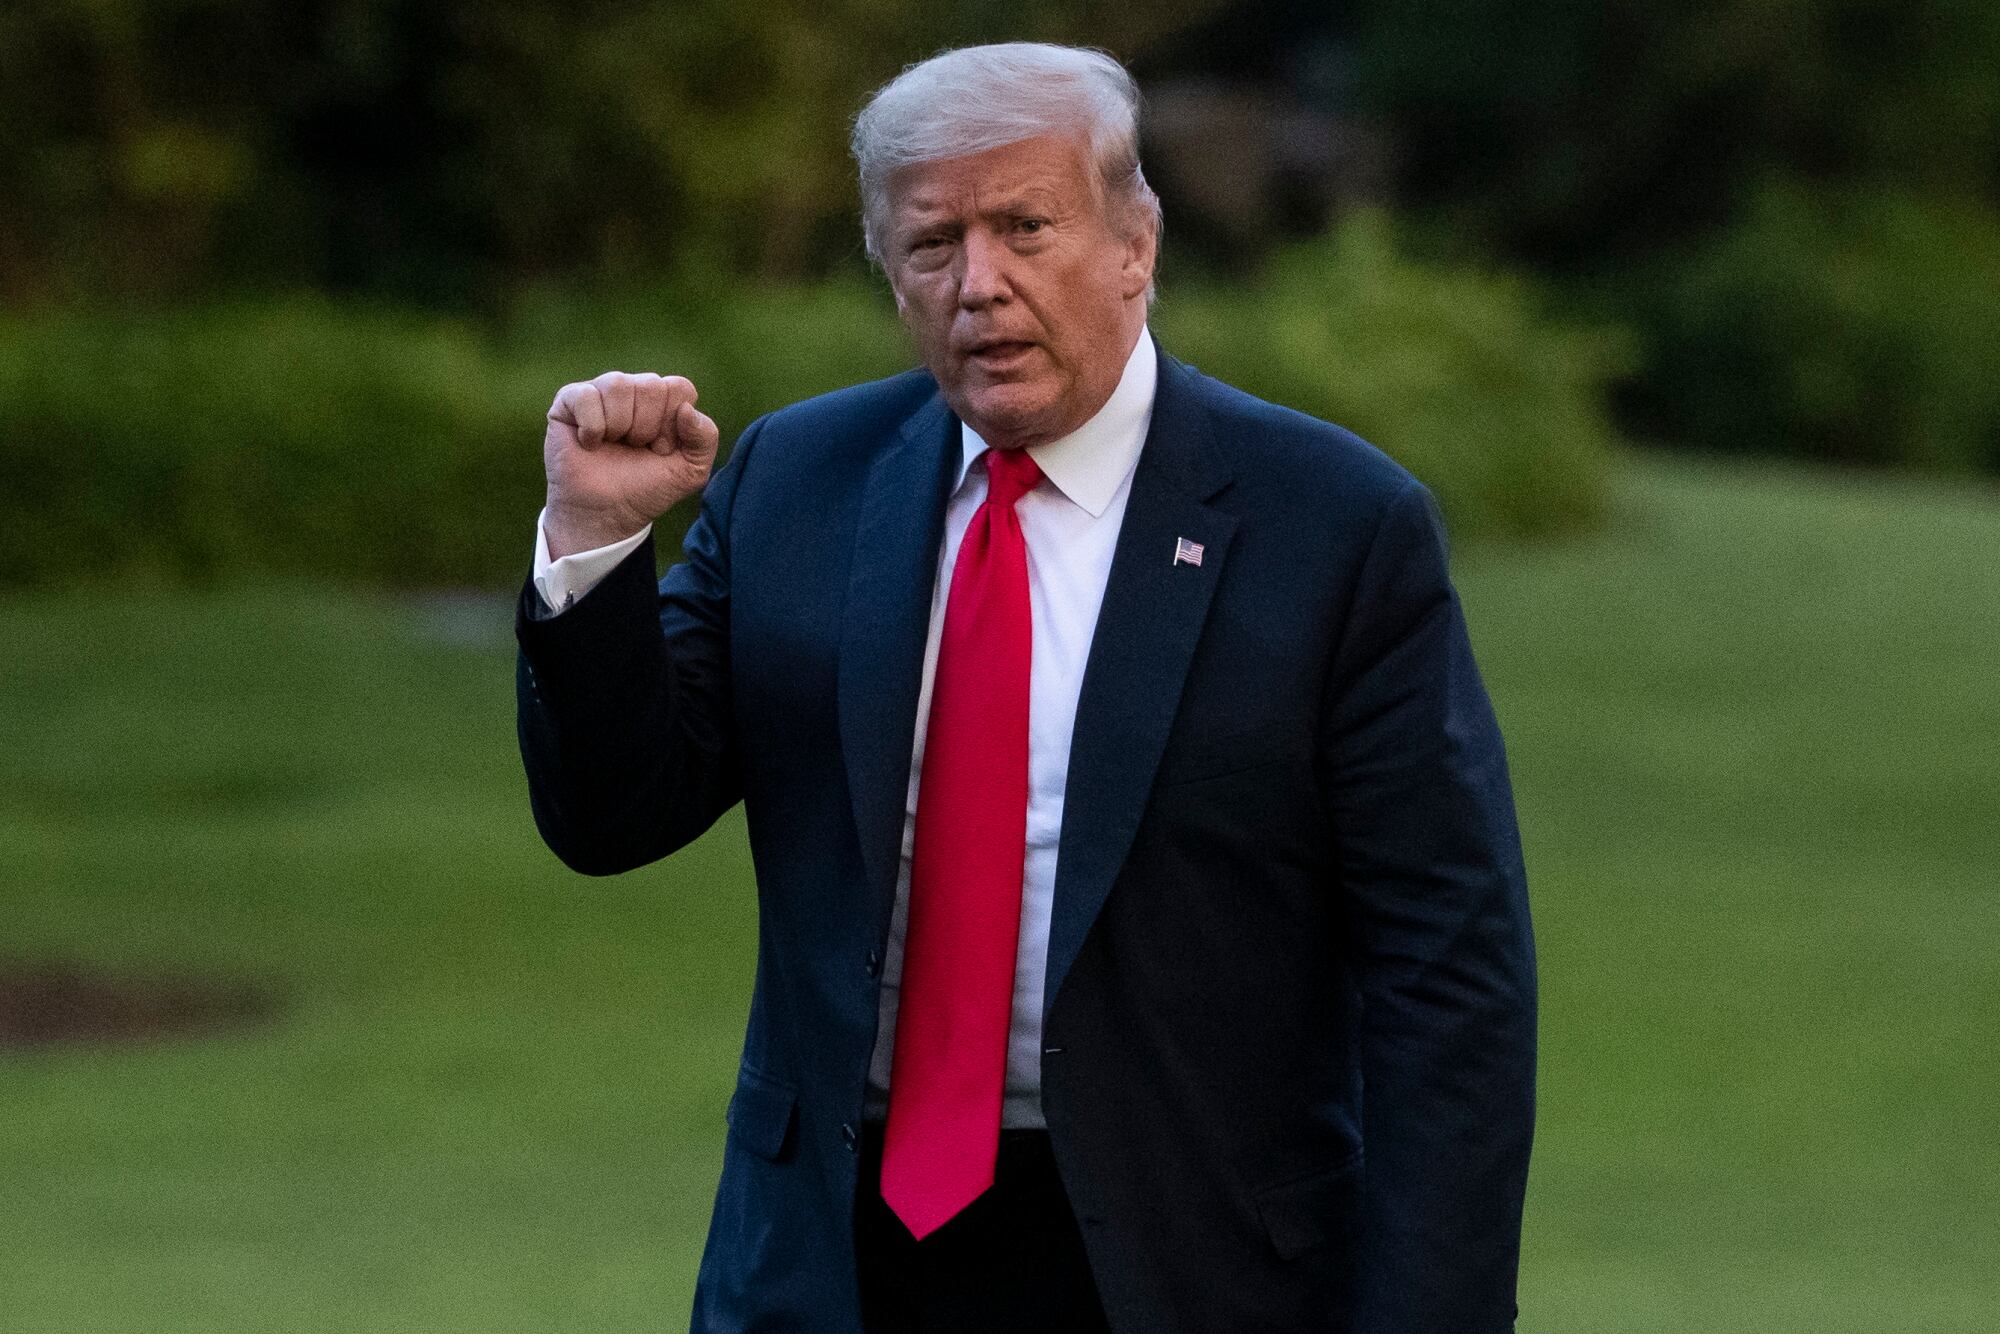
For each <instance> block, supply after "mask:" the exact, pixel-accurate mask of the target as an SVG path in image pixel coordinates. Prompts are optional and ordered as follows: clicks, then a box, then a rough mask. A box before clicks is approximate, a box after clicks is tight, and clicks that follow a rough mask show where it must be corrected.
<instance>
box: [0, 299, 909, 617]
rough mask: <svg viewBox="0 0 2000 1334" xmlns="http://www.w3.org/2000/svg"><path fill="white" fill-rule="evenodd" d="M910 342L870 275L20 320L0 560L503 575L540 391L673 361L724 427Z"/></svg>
mask: <svg viewBox="0 0 2000 1334" xmlns="http://www.w3.org/2000/svg"><path fill="white" fill-rule="evenodd" d="M710 295H712V294H710ZM715 312H719V313H715ZM771 349H781V350H782V352H781V354H780V355H771V354H770V350H771ZM907 365H908V359H907V354H906V353H905V352H904V351H903V345H902V339H901V333H900V331H899V330H898V328H897V326H896V323H895V319H894V317H893V315H892V314H891V313H889V312H888V310H887V309H886V303H885V302H883V301H882V300H881V299H880V298H879V297H877V296H876V295H874V294H873V293H871V292H868V291H867V290H865V289H864V288H863V287H862V286H861V285H860V284H858V283H854V284H847V285H839V284H836V285H832V286H829V287H825V288H815V289H799V290H790V291H775V292H769V293H750V294H738V295H737V296H735V297H733V298H732V299H731V300H729V301H727V302H719V301H716V302H712V301H710V300H709V299H707V297H705V296H704V294H703V293H702V292H701V291H699V290H698V288H696V287H692V286H684V287H682V288H678V289H669V290H663V291H661V292H658V293H655V294H652V295H649V296H643V297H635V296H627V297H625V298H622V299H620V300H619V301H616V302H604V301H597V300H592V299H581V298H572V299H570V300H568V301H566V302H557V301H548V300H544V301H541V302H528V303H526V304H525V305H524V308H523V310H522V313H521V315H520V317H519V318H518V319H516V320H513V321H511V322H510V323H509V325H508V327H507V328H505V329H504V330H502V331H501V332H500V333H498V334H497V335H496V334H493V333H490V332H482V331H481V330H480V329H479V328H478V327H477V326H475V325H472V324H470V323H466V322H462V321H458V320H453V319H449V318H443V317H437V316H430V315H422V316H420V315H416V314H413V313H407V312H403V313H399V312H395V311H388V310H381V309H374V308H365V307H356V306H351V305H336V304H332V303H329V302H326V301H323V300H308V299H294V300H281V301H265V302H258V303H234V304H221V305H211V306H205V307H199V308H191V309H182V310H174V311H167V312H142V313H133V314H112V313H95V314H72V315H64V316H57V317H52V318H51V317H44V318H40V319H36V320H32V321H29V320H19V321H13V322H4V323H0V582H4V583H6V584H13V585H17V586H19V585H37V584H48V583H60V582H70V581H74V580H76V579H79V578H143V579H154V580H187V579H209V578H217V577H224V576H231V575H240V574H245V573H249V572H253V571H265V572H289V573H311V574H314V575H320V576H326V577H332V578H337V579H344V580H353V581H358V582H363V583H370V584H385V585H421V586H432V585H492V584H495V583H498V582H504V581H505V580H507V579H509V578H512V577H514V575H515V574H516V573H517V572H519V571H521V570H522V569H523V567H524V566H525V563H526V560H527V552H528V546H527V543H528V540H529V538H530V536H531V534H532V530H531V528H530V527H529V525H530V523H531V522H532V520H533V517H534V514H535V511H536V509H537V508H538V507H539V506H540V504H541V497H542V489H543V478H542V469H541V462H540V443H541V421H542V414H543V413H544V412H545V411H546V410H547V408H548V403H549V399H550V398H551V396H552V395H553V394H554V392H555V389H556V388H557V387H558V386H559V385H561V384H563V383H564V382H565V381H568V380H572V379H577V378H582V377H587V376H590V375H594V374H596V373H597V372H599V371H601V370H604V369H606V368H607V367H619V368H623V369H632V370H638V369H647V368H658V369H666V370H677V371H682V372H684V373H686V374H688V375H689V376H691V377H692V378H694V379H695V381H696V383H697V384H698V385H699V386H700V387H701V389H702V392H703V399H702V401H703V405H704V407H705V408H707V409H708V411H709V412H710V413H711V414H712V415H713V416H715V417H716V419H717V421H718V422H719V423H720V424H721V426H722V427H723V430H724V433H725V439H731V438H733V437H734V434H735V432H736V431H738V430H740V429H741V428H742V427H743V426H745V425H747V424H748V422H749V421H750V419H751V418H752V417H753V416H754V415H755V414H756V413H758V412H761V411H765V410H767V409H769V408H772V407H776V406H779V405H780V404H782V403H785V402H788V401H791V400H792V399H794V398H798V397H802V396H804V395H806V394H809V393H814V392H818V391H819V390H821V389H825V388H831V387H834V386H836V385H839V384H843V383H850V382H852V381H853V380H857V379H866V378H871V377H874V376H879V375H886V374H891V373H893V372H895V371H897V370H901V369H903V368H904V367H905V366H907ZM687 518H688V515H687V514H676V515H674V516H670V518H669V520H668V521H667V523H666V524H665V525H664V529H665V531H664V533H663V538H664V539H665V540H667V541H672V540H674V539H675V538H676V537H677V535H678V532H679V530H680V529H681V527H683V526H684V525H685V523H686V521H687Z"/></svg>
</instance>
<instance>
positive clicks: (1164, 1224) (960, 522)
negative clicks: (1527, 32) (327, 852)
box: [519, 44, 1534, 1334]
mask: <svg viewBox="0 0 2000 1334" xmlns="http://www.w3.org/2000/svg"><path fill="white" fill-rule="evenodd" d="M1136 101H1137V99H1136V95H1135V92H1134V90H1133V88H1132V85H1131V82H1130V80H1129V78H1128V77H1127V76H1126V75H1125V73H1124V71H1123V70H1122V69H1120V68H1119V67H1118V65H1117V64H1116V63H1115V62H1113V61H1111V60H1109V59H1108V58H1106V57H1103V56H1101V55H1097V54H1095V53H1090V52H1082V51H1075V50H1068V49H1064V48H1059V47H1046V46H1033V45H1025V44H1010V45H1005V46H997V47H980V48H973V49H968V50H961V51H955V52H948V53H946V54H944V55H941V56H938V57H936V58H935V59H933V60H930V61H927V62H924V63H923V64H920V65H916V66H913V67H911V68H910V69H909V70H907V71H905V73H904V74H903V75H902V76H901V77H900V78H898V79H897V80H896V81H895V82H893V83H891V84H890V85H889V86H888V87H886V88H884V89H883V90H882V91H881V92H880V93H878V94H877V95H876V97H875V98H874V100H873V101H871V102H870V104H869V106H868V107H867V109H866V110H864V111H863V113H862V115H861V117H860V119H859V120H858V121H857V124H856V128H855V136H854V146H855V152H856V157H857V159H858V162H859V167H860V178H861V190H862V198H863V209H864V215H865V232H866V238H867V242H868V246H869V250H870V253H871V255H873V256H874V257H875V258H876V259H878V260H879V262H880V263H881V265H882V268H883V270H884V272H885V274H886V275H887V277H888V280H889V285H890V288H891V290H892V292H893V293H894V295H895V300H896V306H897V309H898V310H899V311H900V312H901V314H902V317H903V319H904V321H905V323H906V324H907V325H908V327H909V329H910V332H911V334H912V336H913V338H914V340H915V343H916V346H917V348H918V350H919V352H920V353H921V356H922V359H923V362H924V367H925V369H924V370H921V371H913V372H910V373H908V374H906V375H902V376H898V377H896V378H894V379H890V380H886V381H882V382H879V383H875V384H867V385H860V386H857V387H855V388H852V389H847V390H843V391H841V392H839V393H834V394H829V395H827V396H825V397H822V398H817V399H813V400H811V401H808V402H805V403H801V404H797V405H795V406H793V407H790V408H787V409H785V410H784V411H781V412H778V413H775V414H773V415H771V416H769V417H767V418H765V419H763V420H761V421H759V422H757V423H756V424H754V425H752V426H751V427H750V428H749V429H748V430H747V431H746V432H745V433H744V435H743V437H742V440H741V441H740V442H739V443H738V445H737V447H736V449H735V451H734V453H733V454H732V455H731V457H730V460H729V463H728V466H727V467H725V468H724V469H722V470H721V471H720V472H719V473H718V474H717V475H716V476H715V478H714V480H713V481H712V482H708V483H707V491H706V495H705V496H704V499H703V505H702V511H701V515H700V518H699V519H698V520H697V522H696V523H695V525H694V527H693V528H692V530H691V531H690V533H689V535H688V539H687V542H686V546H685V559H684V560H683V561H682V563H680V564H679V565H676V566H675V567H674V568H673V570H672V571H671V572H670V573H669V574H668V575H667V577H666V579H665V580H664V581H662V582H661V583H660V584H659V585H658V587H657V589H656V588H655V586H654V582H653V569H654V565H653V552H652V549H651V544H650V541H649V539H648V536H647V535H648V533H649V531H650V530H649V527H648V525H649V524H650V521H651V520H652V519H653V518H655V517H656V516H657V515H659V514H660V513H662V512H663V511H665V510H666V508H667V507H668V506H669V505H671V504H672V503H673V502H674V501H676V500H678V499H680V498H681V497H683V496H686V495H690V494H692V493H693V492H694V491H696V490H697V489H699V488H700V487H701V486H702V485H703V484H704V481H705V480H706V479H707V474H708V469H709V464H710V461H711V459H712V458H713V456H714V453H715V448H716V429H715V426H714V424H713V423H712V422H711V421H709V419H708V418H707V417H705V416H704V415H702V413H701V412H700V411H699V410H698V409H697V408H696V407H695V391H694V387H693V386H692V385H690V384H688V383H687V381H685V380H681V379H677V378H667V379H662V378H660V377H657V376H628V375H620V374H607V375H603V376H600V377H598V378H597V379H595V380H593V381H590V382H588V383H580V384H573V385H568V386H566V387H564V389H563V390H562V391H561V393H559V394H558V395H557V398H556V401H555V404H554V406H553V407H552V408H551V409H550V412H549V425H548V434H547V441H546V448H545V457H546V462H547V467H548V475H549V495H548V505H547V508H546V509H545V510H544V512H543V516H542V521H541V535H540V538H539V543H540V546H541V549H540V550H538V553H537V561H536V574H535V578H534V580H533V581H532V584H531V586H530V587H529V588H528V589H526V590H524V593H523V607H522V617H521V621H520V627H519V630H520V639H521V645H522V670H521V673H520V705H521V711H520V712H521V741H522V747H523V751H524V754H525V757H526V762H527V766H528V772H529V775H530V778H531V784H532V789H533V798H534V807H535V815H536V819H537V822H538V824H539V825H540V827H541V830H542V832H543V834H544V836H545V837H546V838H547V840H548V842H549V844H550V846H551V847H553V848H554V849H555V850H556V852H557V853H558V854H559V855H560V856H561V857H562V858H563V859H564V860H565V861H566V862H567V863H569V864H570V865H571V866H573V867H575V868H577V869H578V870H581V871H586V872H590V873H595V874H604V873H612V872H618V871H623V870H626V869H628V868H631V867H635V866H639V865H643V864H645V863H647V862H650V861H653V860H654V859H656V858H658V857H661V856H663V855H665V854H667V853H669V852H671V851H673V850H674V849H675V848H678V847H679V846H681V845H682V844H684V843H686V842H687V841H689V840H690V839H692V838H694V837H696V836H697V835H699V834H700V833H701V832H702V831H703V830H704V829H706V828H707V827H708V826H709V825H710V823H711V822H713V821H714V820H715V818H716V817H717V816H718V815H719V814H720V813H721V812H722V811H724V810H725V809H727V808H728V807H729V806H730V805H731V804H733V803H734V802H736V801H737V800H739V799H740V800H742V801H743V802H744V805H745V809H746V811H747V814H748V819H749V832H750V842H751V850H752V852H753V854H754V857H755V861H756V868H757V881H758V896H759V906H760V928H759V956H758V965H757V980H756V990H755V993H754V998H753V1000H752V1003H751V1014H750V1023H749V1031H748V1033H747V1035H746V1039H745V1044H744V1053H743V1063H742V1069H741V1073H740V1077H739V1080H738V1084H737V1089H736V1093H735V1096H734V1098H733V1099H732V1101H731V1104H730V1112H729V1134H728V1139H727V1145H726V1149H725V1154H724V1161H723V1170H722V1180H721V1184H720V1187H719V1189H718V1192H717V1198H716V1204H715V1213H714V1219H713V1222H712V1225H711V1230H710V1234H709V1240H708V1248H707V1252H706V1255H705V1257H704V1259H703V1261H702V1267H701V1275H700V1280H699V1285H698V1290H697V1295H696V1299H695V1312H694V1328H695V1329H696V1330H697V1331H723V1330H730V1331H735V1330H745V1331H749V1330H813V1331H821V1330H824V1331H839V1332H841V1334H849V1332H852V1331H857V1330H863V1329H865V1330H867V1331H869V1334H884V1332H885V1331H904V1330H927V1331H928V1330H950V1331H954V1334H961V1332H963V1331H978V1330H1010V1331H1011V1330H1035V1331H1042V1330H1092V1329H1096V1330H1102V1329H1106V1328H1110V1329H1114V1330H1118V1331H1121V1334H1127V1332H1129V1334H1161V1332H1163V1331H1167V1332H1171V1331H1189V1332H1193V1331H1202V1332H1204V1334H1209V1332H1215V1331H1232V1332H1233V1331H1253V1330H1254V1331H1265V1330H1268V1331H1306V1330H1314V1331H1322V1330H1351V1331H1356V1332H1357V1334H1391V1332H1392V1331H1393V1332H1396V1334H1403V1332H1415V1331H1436V1332H1438V1334H1446V1332H1449V1334H1479V1332H1481V1331H1496V1330H1506V1329H1511V1328H1512V1325H1513V1316H1514V1305H1513V1294H1514V1278H1515V1268H1516V1260H1517V1253H1518V1243H1519V1229H1520V1213H1521V1203H1522V1192H1523V1185H1524V1180H1525V1176H1526V1170H1527V1159H1528V1147H1529V1139H1530V1131H1531V1123H1532V1101H1533V1060H1534V1057H1533V1052H1534V978H1533V960H1532V947H1531V943H1530V937H1529V929H1528V918H1527V906H1526V895H1525V885H1524V877H1523V873H1522V869H1521V862H1520V853H1519V847H1518V841H1517V838H1516V834H1515V829H1514V816H1513V808H1512V799H1511V796H1510V794H1509V790H1508V784H1507V777H1506V771H1505V761H1504V759H1503V756H1502V752H1501V746H1500V739H1499V736H1498V733H1497V730H1496V728H1495V725H1494V721H1493V717H1492V714H1491V711H1490V709H1489V707H1488V704H1487V700H1486V696H1485V694H1484V691H1483V689H1482V687H1481V685H1480V683H1479V678H1478V674H1477V672H1476V670H1475V668H1474V666H1473V661H1472V657H1471V652H1470V649H1469V647H1468V645H1467V642H1466V638H1465V633H1464V628H1463V623H1462V620H1461V617H1460V614H1459V610H1458V606H1457V602H1456V599H1455V597H1454V595H1453V593H1452V591H1451V588H1450V585H1449V582H1448V580H1447V577H1446V563H1445V552H1444V546H1443V542H1442V538H1441V535H1440V532H1439V529H1438V526H1437V521H1436V517H1435V513H1434V510H1433V507H1432V505H1431V503H1430V500H1429V497H1428V495H1427V493H1426V492H1425V491H1424V490H1423V488H1422V487H1420V486H1419V485H1418V484H1417V483H1415V482H1414V481H1412V480H1411V479H1410V477H1409V476H1408V475H1407V474H1406V473H1404V472H1403V471H1402V470H1401V469H1400V468H1398V467H1397V466H1396V465H1395V464H1394V463H1392V462H1390V461H1389V460H1388V459H1387V458H1386V457H1384V456H1383V455H1381V454H1380V453H1378V452H1376V451H1375V450H1373V449H1371V448H1370V447H1368V446H1367V445H1365V444H1363V443H1362V442H1360V441H1359V440H1357V439H1356V438H1355V437H1353V436H1352V435H1349V434H1347V433H1346V432H1344V431H1341V430H1339V429H1338V428H1335V427H1332V426H1328V425H1326V424H1324V423H1321V422H1318V421H1314V420H1312V419H1310V418H1307V417H1303V416H1301V415H1299V414H1296V413H1292V412H1288V411H1286V410H1284V409H1281V408H1277V407H1273V406H1271V405H1269V404H1266V403H1262V402H1259V401H1257V400H1255V399H1252V398H1249V397H1248V396H1246V395H1243V394H1241V393H1238V392H1236V391H1234V390H1232V389H1229V388H1227V387H1226V386H1224V385H1221V384H1219V383H1217V382H1215V381H1213V380H1210V379H1207V378H1205V377H1203V376H1201V375H1200V374H1198V373H1197V372H1195V371H1194V370H1192V369H1191V368H1189V367H1186V366H1183V365H1181V364H1179V363H1177V362H1175V361H1173V360H1172V359H1171V358H1169V357H1166V356H1164V355H1162V354H1160V353H1159V352H1158V351H1157V350H1156V349H1155V347H1154V346H1153V342H1152V339H1151V337H1150V335H1149V334H1148V333H1147V331H1146V327H1145V317H1146V310H1147V301H1148V298H1149V296H1150V291H1151V284H1152V274H1153V261H1154V256H1155V251H1156V247H1157V244H1158V238H1159V215H1158V206H1157V203H1156V202H1155V201H1154V199H1153V196H1152V193H1151V191H1150V190H1149V189H1147V187H1146V184H1145V181H1144V178H1143V176H1142V175H1141V173H1140V170H1139V162H1138V156H1137V150H1136V143H1137V139H1136V133H1135V124H1134V116H1135V108H1136ZM774 355H782V350H774ZM1328 373H1329V374H1338V373H1339V368H1338V367H1329V368H1328ZM687 888H688V889H689V890H691V891H694V892H698V887H687Z"/></svg>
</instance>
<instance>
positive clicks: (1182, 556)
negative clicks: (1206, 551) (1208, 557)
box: [1174, 537, 1201, 565]
mask: <svg viewBox="0 0 2000 1334" xmlns="http://www.w3.org/2000/svg"><path fill="white" fill-rule="evenodd" d="M1174 564H1176V565H1199V564H1201V543H1199V542H1190V541H1188V540H1187V539H1186V538H1185V537H1177V538H1175V539H1174Z"/></svg>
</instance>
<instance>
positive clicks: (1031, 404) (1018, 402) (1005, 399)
mask: <svg viewBox="0 0 2000 1334" xmlns="http://www.w3.org/2000/svg"><path fill="white" fill-rule="evenodd" d="M954 406H955V407H956V408H957V410H958V415H959V416H960V417H962V418H963V419H964V420H965V421H966V422H967V423H969V424H970V425H971V427H972V429H973V430H975V431H977V432H979V435H980V438H981V439H983V440H986V441H987V442H988V443H989V444H990V443H993V442H994V437H996V436H999V437H1002V438H1012V437H1016V436H1023V435H1026V436H1034V437H1043V436H1048V437H1050V438H1053V436H1052V428H1053V426H1054V424H1055V423H1056V420H1057V419H1058V418H1059V417H1060V415H1061V413H1060V412H1059V410H1058V409H1059V408H1060V404H1059V403H1058V402H1057V401H1056V399H1055V396H1054V395H1052V394H1050V393H1049V392H1048V391H1047V390H1045V389H1038V388H1037V387H1035V386H1033V385H1026V384H989V385H981V386H979V387H978V388H976V389H973V390H972V391H970V392H969V393H966V394H964V395H962V396H961V398H960V400H959V402H958V403H957V404H955V405H954Z"/></svg>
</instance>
